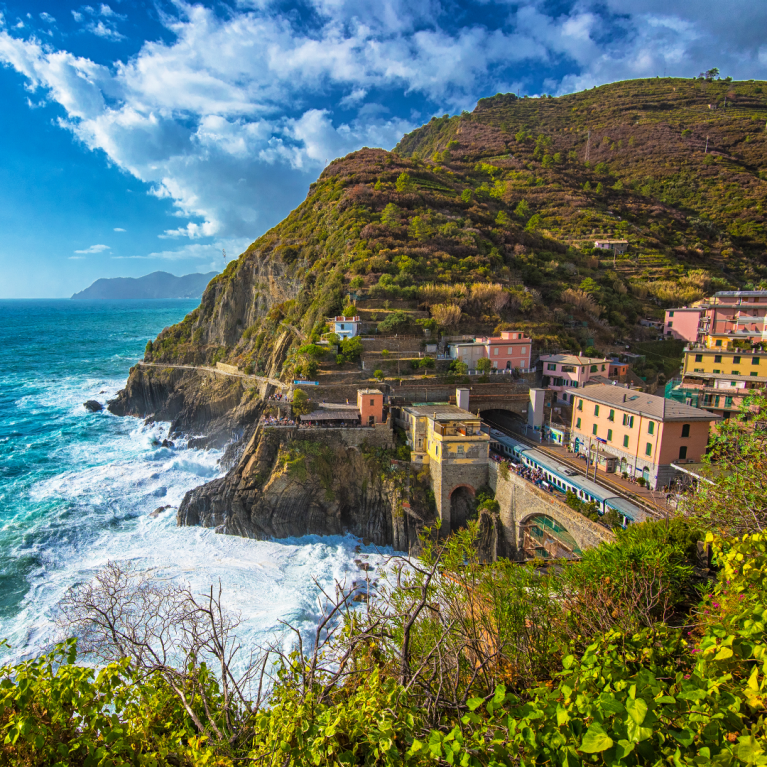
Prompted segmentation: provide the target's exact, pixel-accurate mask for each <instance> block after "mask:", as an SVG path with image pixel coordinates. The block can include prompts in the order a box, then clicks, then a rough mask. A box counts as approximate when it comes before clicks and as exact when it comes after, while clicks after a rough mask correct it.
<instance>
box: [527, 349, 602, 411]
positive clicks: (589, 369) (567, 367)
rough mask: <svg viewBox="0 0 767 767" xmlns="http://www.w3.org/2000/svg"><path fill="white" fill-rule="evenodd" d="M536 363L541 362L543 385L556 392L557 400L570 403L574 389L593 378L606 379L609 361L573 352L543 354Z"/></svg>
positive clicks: (573, 395)
mask: <svg viewBox="0 0 767 767" xmlns="http://www.w3.org/2000/svg"><path fill="white" fill-rule="evenodd" d="M538 363H539V364H543V379H542V385H543V387H544V388H545V389H551V390H552V391H555V392H557V401H558V402H564V403H571V402H572V401H573V398H574V397H575V394H574V390H575V389H581V388H583V387H584V386H585V385H586V384H587V383H588V382H589V381H590V380H593V379H594V378H597V379H598V378H603V379H604V380H605V381H607V380H608V374H609V367H610V363H611V361H610V360H606V359H602V358H600V357H581V356H580V355H575V354H545V355H543V356H542V357H540V358H539V359H538ZM598 382H599V383H602V382H601V381H598Z"/></svg>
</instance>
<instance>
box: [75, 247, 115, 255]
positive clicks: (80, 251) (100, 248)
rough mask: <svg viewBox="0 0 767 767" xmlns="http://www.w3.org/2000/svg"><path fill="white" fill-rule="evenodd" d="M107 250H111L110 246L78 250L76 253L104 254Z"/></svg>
mask: <svg viewBox="0 0 767 767" xmlns="http://www.w3.org/2000/svg"><path fill="white" fill-rule="evenodd" d="M105 250H111V248H110V247H109V245H91V246H90V247H89V248H85V249H84V250H76V251H75V253H86V254H87V253H103V252H104V251H105Z"/></svg>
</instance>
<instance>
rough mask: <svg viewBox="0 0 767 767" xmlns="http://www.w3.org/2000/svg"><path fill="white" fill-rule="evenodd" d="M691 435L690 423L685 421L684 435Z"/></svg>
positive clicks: (683, 425) (683, 426)
mask: <svg viewBox="0 0 767 767" xmlns="http://www.w3.org/2000/svg"><path fill="white" fill-rule="evenodd" d="M689 436H690V424H689V423H683V424H682V437H689Z"/></svg>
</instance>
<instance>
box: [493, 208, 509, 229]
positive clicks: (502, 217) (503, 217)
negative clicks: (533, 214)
mask: <svg viewBox="0 0 767 767" xmlns="http://www.w3.org/2000/svg"><path fill="white" fill-rule="evenodd" d="M495 223H496V224H498V226H509V225H510V224H511V219H510V218H509V214H508V213H506V211H505V210H499V211H498V215H497V216H496V217H495Z"/></svg>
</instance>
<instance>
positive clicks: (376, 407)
mask: <svg viewBox="0 0 767 767" xmlns="http://www.w3.org/2000/svg"><path fill="white" fill-rule="evenodd" d="M383 399H384V395H383V392H382V391H381V390H380V389H357V408H358V409H359V411H360V423H361V424H362V425H363V426H375V424H377V423H383V422H384V417H383Z"/></svg>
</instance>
